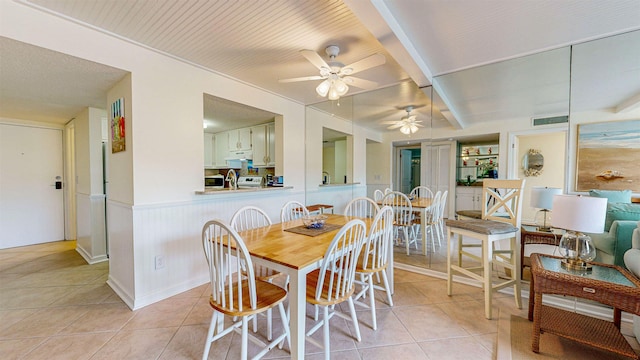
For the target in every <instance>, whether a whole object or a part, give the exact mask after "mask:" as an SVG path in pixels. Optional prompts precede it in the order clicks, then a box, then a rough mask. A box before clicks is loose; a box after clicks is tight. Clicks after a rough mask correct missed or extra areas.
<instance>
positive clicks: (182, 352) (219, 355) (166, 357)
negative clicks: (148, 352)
mask: <svg viewBox="0 0 640 360" xmlns="http://www.w3.org/2000/svg"><path fill="white" fill-rule="evenodd" d="M208 330H209V324H198V325H192V326H181V327H180V329H178V331H177V332H176V334H175V336H174V337H173V338H172V339H171V341H170V342H169V344H168V345H167V347H166V348H165V349H164V351H163V352H162V354H161V355H160V358H159V359H160V360H174V359H200V358H202V353H203V351H204V343H205V339H206V337H207V331H208ZM231 340H232V335H231V334H229V335H227V336H225V337H223V338H221V339H218V340H216V341H215V342H213V343H212V344H211V350H210V351H209V359H219V360H223V359H226V357H227V353H228V351H229V346H230V345H231Z"/></svg>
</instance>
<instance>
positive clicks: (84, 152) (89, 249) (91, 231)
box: [74, 108, 107, 264]
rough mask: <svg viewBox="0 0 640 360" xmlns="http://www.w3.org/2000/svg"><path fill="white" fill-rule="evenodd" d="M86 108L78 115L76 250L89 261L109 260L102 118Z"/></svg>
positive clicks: (99, 112)
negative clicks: (103, 183)
mask: <svg viewBox="0 0 640 360" xmlns="http://www.w3.org/2000/svg"><path fill="white" fill-rule="evenodd" d="M105 116H106V111H104V110H102V109H95V108H86V109H84V110H83V111H82V112H80V113H79V114H77V115H76V116H75V120H74V124H75V131H74V132H75V136H74V139H75V146H74V150H75V152H74V154H75V164H76V178H77V183H76V187H75V190H76V207H77V211H76V213H77V221H76V226H77V231H76V240H77V243H76V251H78V253H80V255H82V257H84V258H85V260H86V261H87V262H88V263H90V264H93V263H96V262H100V261H106V260H107V243H106V228H105V201H106V198H105V195H104V193H103V187H102V180H103V175H102V171H103V170H102V118H103V117H105Z"/></svg>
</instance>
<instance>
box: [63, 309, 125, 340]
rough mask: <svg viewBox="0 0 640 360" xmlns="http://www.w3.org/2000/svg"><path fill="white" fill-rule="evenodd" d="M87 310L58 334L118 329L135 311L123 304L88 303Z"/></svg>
mask: <svg viewBox="0 0 640 360" xmlns="http://www.w3.org/2000/svg"><path fill="white" fill-rule="evenodd" d="M86 308H87V311H86V312H85V313H84V314H82V315H81V316H80V317H79V318H78V319H77V320H75V321H74V322H73V323H72V324H70V325H69V326H67V327H66V328H64V329H62V330H61V331H60V333H59V334H79V333H88V332H95V331H118V330H120V329H122V328H123V327H124V326H125V325H126V324H127V322H129V321H130V320H131V319H132V318H133V316H134V315H135V313H134V312H133V311H131V309H129V308H128V307H127V306H126V305H124V304H100V305H89V306H87V307H86Z"/></svg>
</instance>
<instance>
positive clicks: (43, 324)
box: [0, 306, 87, 339]
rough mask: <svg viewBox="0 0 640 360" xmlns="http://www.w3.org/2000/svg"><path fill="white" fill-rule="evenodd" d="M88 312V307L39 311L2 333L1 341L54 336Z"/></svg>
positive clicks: (0, 335) (0, 334)
mask: <svg viewBox="0 0 640 360" xmlns="http://www.w3.org/2000/svg"><path fill="white" fill-rule="evenodd" d="M86 312H87V308H86V307H82V306H73V307H61V308H51V309H39V310H38V311H36V312H34V313H33V314H31V315H30V316H28V317H26V318H24V319H22V320H20V321H18V322H16V323H15V324H13V325H12V326H9V327H7V328H5V329H2V330H1V331H0V339H19V338H26V337H33V336H53V335H55V334H57V333H58V332H60V331H61V330H62V329H64V328H66V327H67V326H69V325H70V324H71V323H73V322H74V321H75V320H76V319H78V318H79V317H80V316H82V315H83V314H84V313H86Z"/></svg>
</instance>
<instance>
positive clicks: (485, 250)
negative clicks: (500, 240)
mask: <svg viewBox="0 0 640 360" xmlns="http://www.w3.org/2000/svg"><path fill="white" fill-rule="evenodd" d="M492 257H493V251H491V244H487V243H486V242H485V241H483V242H482V258H483V259H482V264H483V267H484V269H483V270H482V271H483V278H484V284H483V287H484V316H485V317H486V318H487V319H489V320H491V315H492V308H491V301H492V297H493V289H492V286H491V273H492V267H493V261H492Z"/></svg>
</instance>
